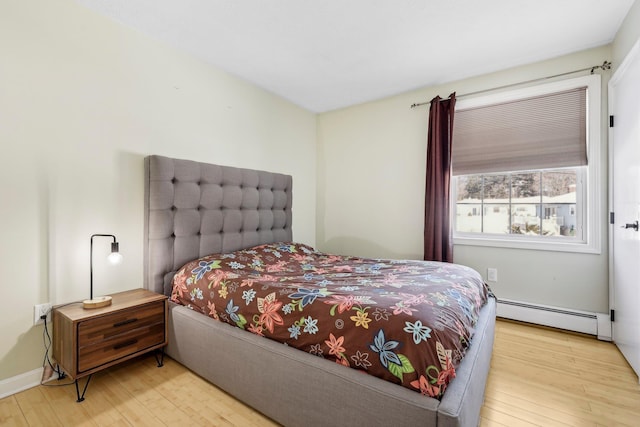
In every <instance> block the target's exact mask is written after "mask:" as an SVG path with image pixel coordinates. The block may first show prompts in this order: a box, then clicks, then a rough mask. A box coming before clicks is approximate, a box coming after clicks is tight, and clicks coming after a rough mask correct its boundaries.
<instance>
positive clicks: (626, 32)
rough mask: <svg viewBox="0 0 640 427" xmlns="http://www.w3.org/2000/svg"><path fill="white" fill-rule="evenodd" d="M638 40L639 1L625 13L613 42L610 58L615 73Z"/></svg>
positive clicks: (639, 24) (639, 28)
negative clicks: (611, 58)
mask: <svg viewBox="0 0 640 427" xmlns="http://www.w3.org/2000/svg"><path fill="white" fill-rule="evenodd" d="M638 40H640V1H638V0H636V1H635V2H634V3H633V6H631V9H630V10H629V13H627V16H626V18H625V19H624V22H623V23H622V26H621V27H620V30H618V33H617V34H616V38H615V40H614V41H613V47H612V57H613V70H614V71H615V70H616V69H617V68H618V66H619V65H620V64H621V63H622V61H623V60H624V57H625V56H626V55H627V53H629V51H630V50H631V48H632V47H633V46H634V45H635V44H636V43H637V42H638Z"/></svg>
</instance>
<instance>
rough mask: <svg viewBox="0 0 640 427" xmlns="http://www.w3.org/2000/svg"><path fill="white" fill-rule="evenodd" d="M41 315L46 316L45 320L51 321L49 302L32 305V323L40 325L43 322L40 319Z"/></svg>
mask: <svg viewBox="0 0 640 427" xmlns="http://www.w3.org/2000/svg"><path fill="white" fill-rule="evenodd" d="M42 316H47V322H50V321H51V303H49V302H47V303H44V304H36V305H35V306H34V307H33V324H34V325H41V324H43V323H44V320H43V319H41V317H42Z"/></svg>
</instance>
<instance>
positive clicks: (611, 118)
mask: <svg viewBox="0 0 640 427" xmlns="http://www.w3.org/2000/svg"><path fill="white" fill-rule="evenodd" d="M609 127H610V128H612V127H613V116H609Z"/></svg>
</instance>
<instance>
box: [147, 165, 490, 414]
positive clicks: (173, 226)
mask: <svg viewBox="0 0 640 427" xmlns="http://www.w3.org/2000/svg"><path fill="white" fill-rule="evenodd" d="M291 206H292V178H291V177H290V176H287V175H283V174H277V173H270V172H264V171H256V170H249V169H241V168H232V167H226V166H217V165H211V164H206V163H200V162H195V161H188V160H180V159H171V158H167V157H162V156H149V157H147V158H146V159H145V257H144V259H145V269H144V279H145V282H144V283H145V287H146V288H148V289H151V290H154V291H156V292H159V293H164V294H166V295H171V294H172V290H173V287H172V283H173V280H174V277H176V273H178V272H179V270H180V269H181V268H183V266H185V264H187V263H189V262H193V261H194V260H198V259H200V258H202V257H205V256H207V255H210V254H228V253H230V252H234V251H239V250H246V249H248V248H253V247H254V246H259V245H266V244H280V243H279V242H283V244H284V243H288V242H292V241H293V238H292V237H293V236H292V230H291V219H292V215H291ZM310 250H312V249H310ZM222 311H224V308H223V309H222ZM494 327H495V300H494V299H493V298H489V299H488V300H487V302H486V304H484V306H482V308H481V309H480V311H479V314H478V317H477V322H476V323H475V325H474V334H473V336H472V338H471V340H470V343H469V347H468V349H466V353H465V354H464V358H463V359H462V360H461V362H460V363H459V365H458V366H457V367H456V370H455V378H453V379H451V380H450V382H448V384H447V388H446V391H445V392H444V394H443V395H442V396H437V397H438V398H432V397H428V396H425V395H423V394H421V393H420V392H416V391H414V390H411V389H410V387H407V386H406V385H405V387H403V386H401V385H399V384H394V383H393V382H390V381H386V380H383V379H380V378H377V377H375V376H372V375H367V374H364V373H362V371H361V370H356V369H350V368H346V367H344V366H340V364H338V363H335V361H334V362H332V361H330V360H328V359H323V358H320V357H317V356H314V355H312V354H309V353H308V352H305V351H300V350H298V349H295V348H292V347H291V346H289V345H282V344H280V343H278V342H275V341H273V340H270V339H265V338H264V337H261V336H258V334H255V333H253V334H252V333H249V332H247V331H245V330H242V329H241V328H237V327H234V326H231V325H230V324H228V323H225V322H221V321H219V320H215V319H213V318H211V317H208V316H205V315H203V314H202V313H201V312H198V310H194V309H193V307H191V308H190V307H188V306H185V305H180V304H176V303H170V310H169V345H168V347H167V349H166V351H167V354H168V355H169V356H170V357H172V358H173V359H175V360H176V361H178V362H180V363H181V364H183V365H185V366H186V367H188V368H189V369H191V370H192V371H193V372H195V373H197V374H198V375H200V376H202V377H204V378H206V379H207V380H209V381H211V382H212V383H213V384H215V385H216V386H218V387H220V388H222V389H224V390H225V391H227V392H228V393H230V394H231V395H233V396H235V397H236V398H238V399H239V400H241V401H243V402H245V403H247V404H248V405H250V406H251V407H253V408H255V409H257V410H259V411H260V412H262V413H263V414H265V415H267V416H269V417H270V418H272V419H273V420H275V421H277V422H279V423H281V424H283V425H287V426H320V425H355V426H357V425H367V426H368V425H394V426H399V425H411V426H473V425H477V424H478V421H479V414H480V408H481V406H482V402H483V397H484V388H485V383H486V379H487V374H488V370H489V365H490V359H491V353H492V347H493V334H494ZM254 332H255V331H254Z"/></svg>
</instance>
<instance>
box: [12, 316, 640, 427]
mask: <svg viewBox="0 0 640 427" xmlns="http://www.w3.org/2000/svg"><path fill="white" fill-rule="evenodd" d="M63 381H64V380H63ZM54 383H55V382H54ZM75 399H76V398H75V388H74V387H73V386H68V387H45V386H39V387H35V388H32V389H29V390H26V391H23V392H21V393H18V394H15V395H13V396H9V397H6V398H4V399H1V400H0V425H2V426H5V425H6V426H47V427H48V426H163V425H166V426H186V425H189V426H191V425H193V426H275V425H276V424H275V423H274V422H273V421H271V420H269V419H268V418H265V417H264V416H262V415H261V414H259V413H257V412H255V411H254V410H252V409H251V408H249V407H247V406H246V405H244V404H242V403H240V402H238V401H237V400H235V399H234V398H232V397H230V396H229V395H227V394H225V393H224V392H222V391H220V390H219V389H217V388H216V387H215V386H213V385H211V384H209V383H207V382H206V381H204V380H202V379H201V378H199V377H198V376H196V375H195V374H193V373H191V372H190V371H189V370H187V369H186V368H184V367H182V366H181V365H179V364H178V363H176V362H175V361H173V360H171V359H168V358H167V359H165V366H164V367H163V368H160V369H158V368H156V367H155V359H154V357H153V356H145V357H142V358H138V359H134V360H132V361H129V362H126V363H124V364H122V365H119V366H115V367H113V368H110V369H108V370H106V371H103V372H100V373H98V374H96V375H94V377H93V379H92V380H91V383H90V385H89V388H88V390H87V394H86V400H85V401H84V402H82V403H76V402H75ZM481 415H482V419H481V425H482V426H508V427H515V426H545V427H546V426H567V425H568V426H580V427H582V426H636V427H637V426H640V385H639V384H638V377H636V376H635V374H634V373H633V371H631V368H630V367H629V366H628V364H627V363H626V362H625V360H624V358H623V357H622V355H621V354H620V353H619V352H618V350H617V349H616V347H615V346H614V345H613V344H611V343H606V342H601V341H597V340H595V339H594V338H591V337H586V336H581V335H575V334H568V333H563V332H559V331H555V330H551V329H543V328H537V327H532V326H528V325H522V324H518V323H513V322H508V321H501V320H499V321H498V323H497V327H496V342H495V349H494V355H493V359H492V367H491V372H490V374H489V380H488V383H487V389H486V397H485V404H484V406H483V408H482V413H481Z"/></svg>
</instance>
